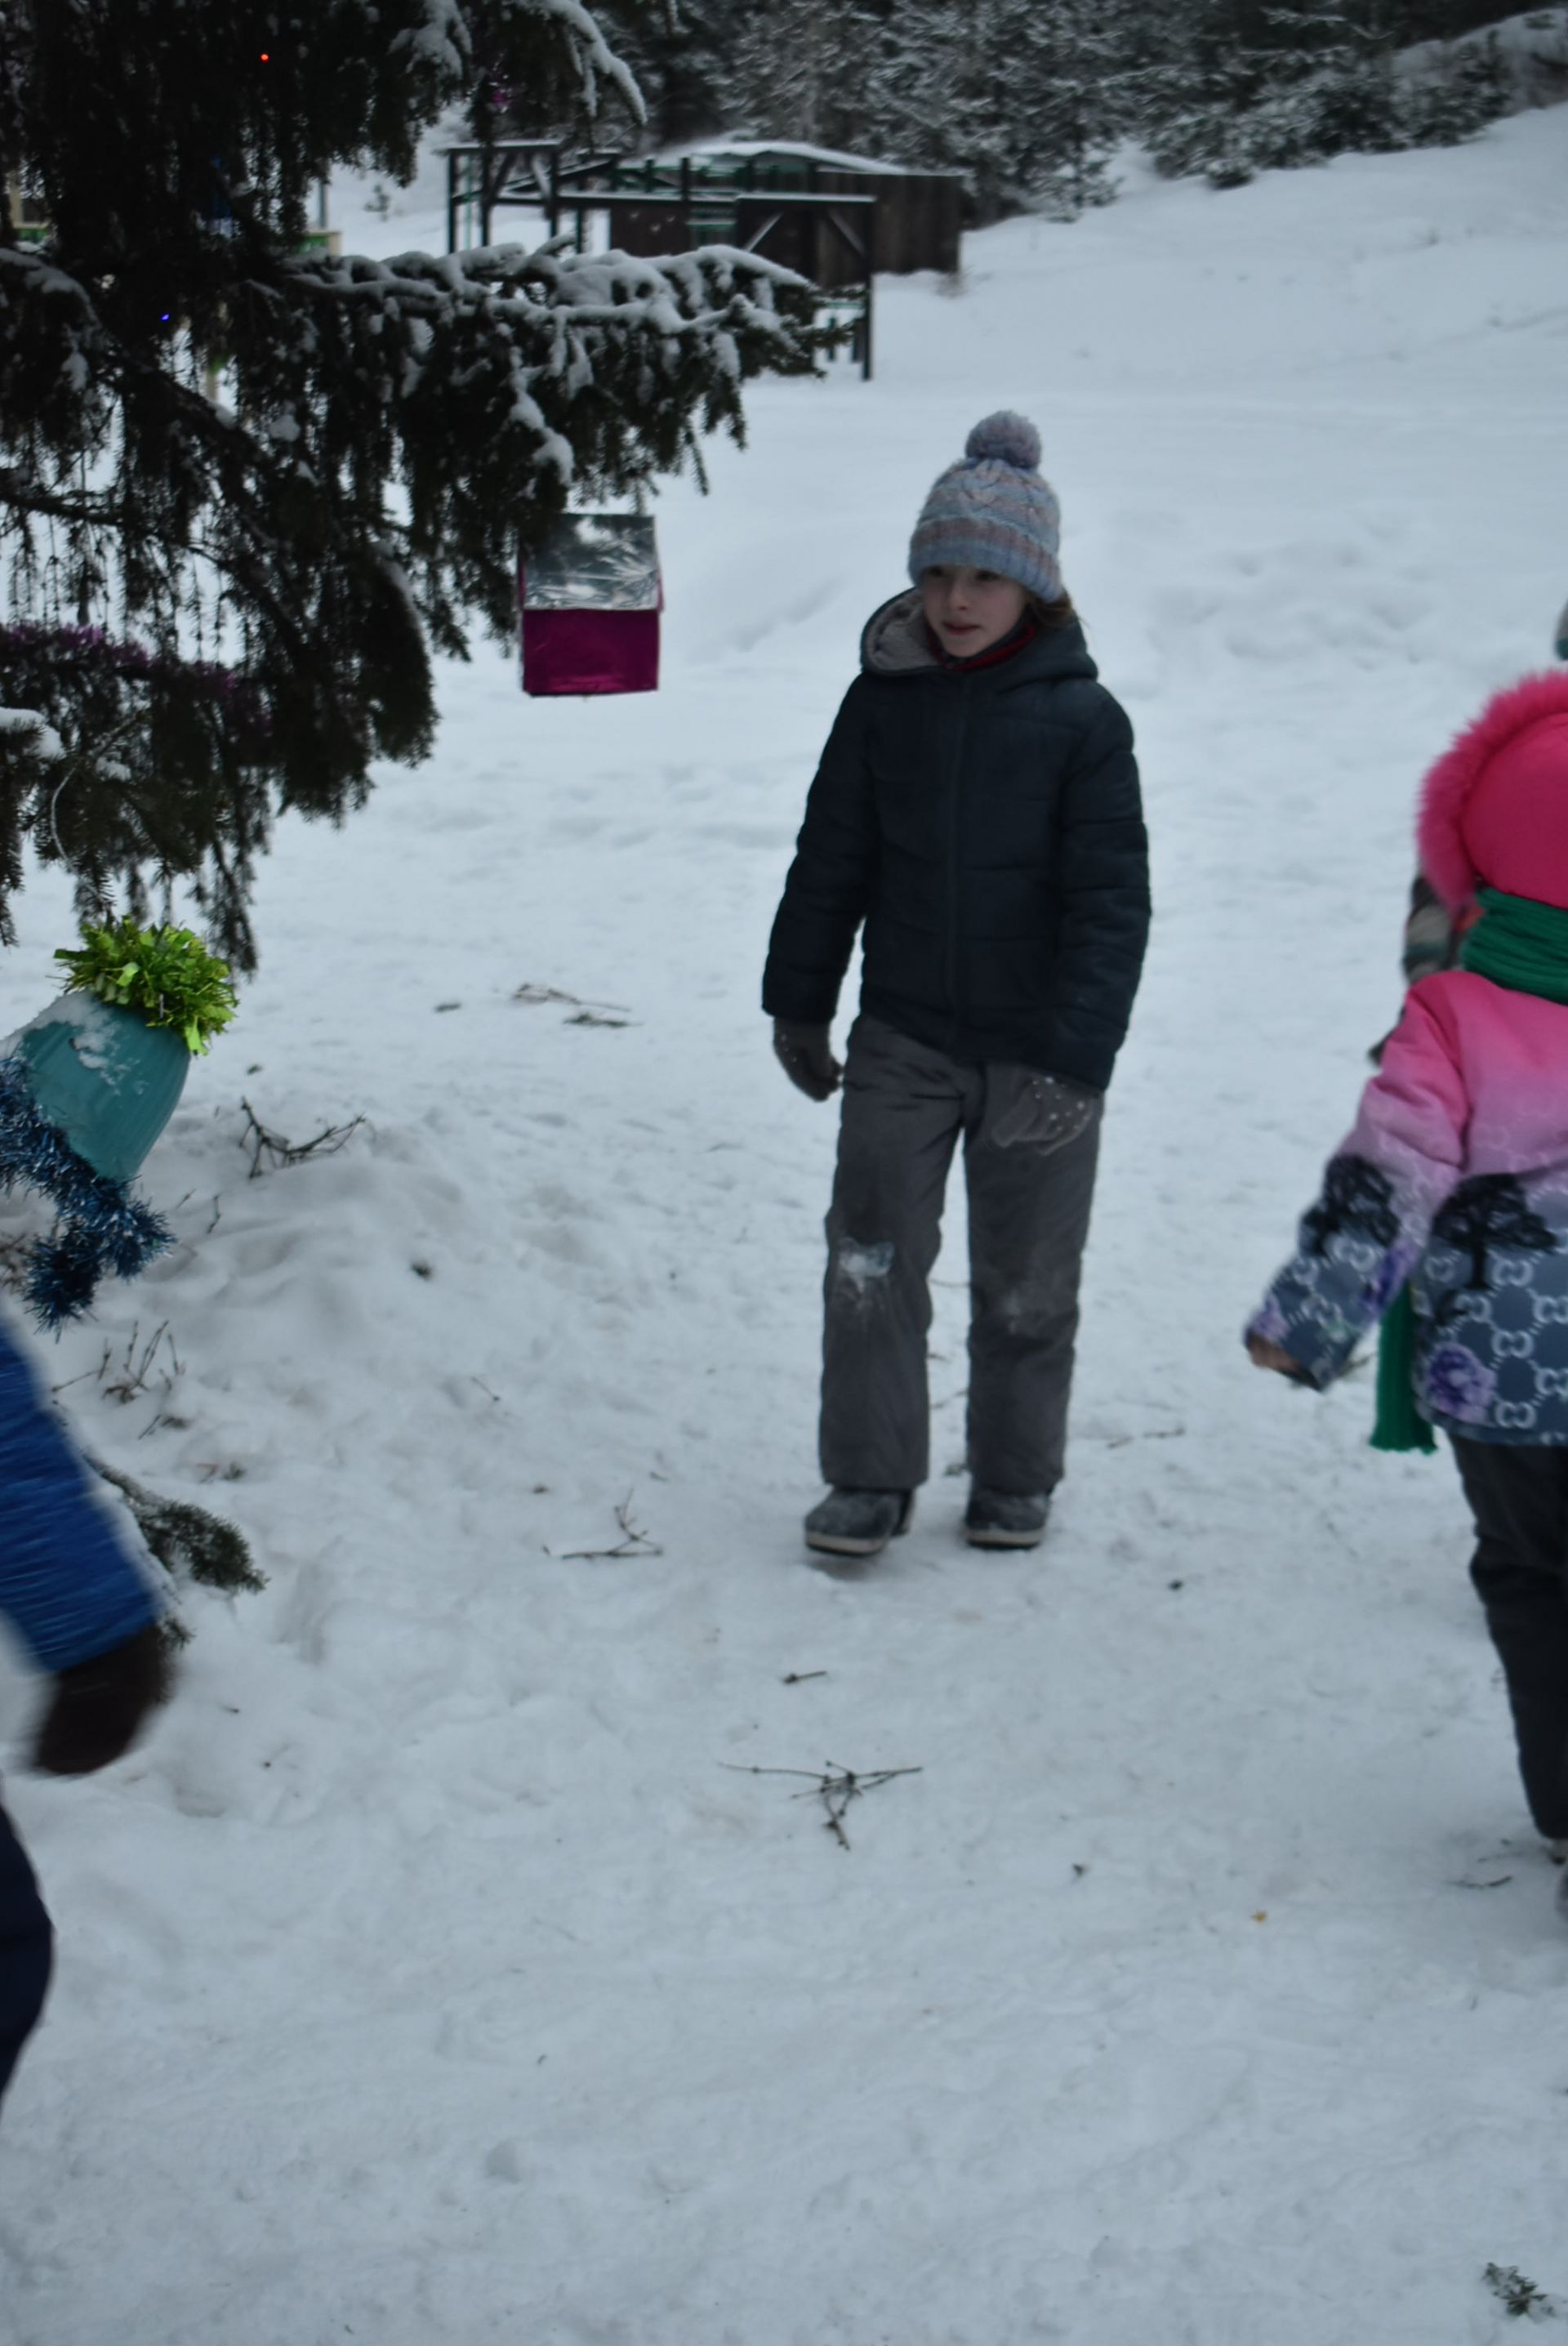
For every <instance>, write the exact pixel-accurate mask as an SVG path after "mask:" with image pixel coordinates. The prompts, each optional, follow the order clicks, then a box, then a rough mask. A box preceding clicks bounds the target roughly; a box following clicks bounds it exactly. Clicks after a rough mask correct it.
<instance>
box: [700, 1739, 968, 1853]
mask: <svg viewBox="0 0 1568 2346" xmlns="http://www.w3.org/2000/svg"><path fill="white" fill-rule="evenodd" d="M718 1764H719V1766H720V1767H721V1768H728V1769H729V1770H730V1771H731V1773H732V1774H735V1775H738V1776H804V1777H805V1778H806V1780H807V1783H808V1787H809V1789H808V1790H806V1791H804V1792H797V1793H796V1794H795V1798H796V1800H809V1799H811V1798H812V1797H815V1798H816V1799H817V1800H820V1801H821V1803H822V1806H823V1807H824V1809H826V1811H827V1812H828V1813H827V1815H826V1817H825V1818H824V1820H823V1823H822V1830H823V1831H824V1832H830V1833H831V1834H832V1836H833V1838H834V1840H835V1841H837V1842H838V1844H839V1847H840V1849H848V1848H849V1846H850V1836H849V1834H848V1833H847V1832H846V1831H844V1816H845V1812H846V1811H847V1810H848V1809H849V1806H850V1801H851V1800H859V1799H860V1795H861V1793H862V1792H874V1791H875V1790H876V1789H877V1787H878V1785H879V1784H891V1782H892V1780H893V1778H894V1777H895V1776H919V1775H921V1773H922V1772H923V1770H921V1769H919V1768H873V1769H871V1770H869V1772H867V1773H866V1774H864V1775H860V1774H858V1773H857V1772H856V1770H854V1769H853V1768H840V1767H839V1766H837V1765H836V1763H835V1762H834V1761H833V1760H827V1761H826V1762H825V1763H824V1765H823V1767H822V1768H821V1769H820V1770H814V1769H810V1768H753V1767H748V1766H747V1765H746V1764H745V1763H744V1762H743V1761H740V1760H720V1761H719V1763H718Z"/></svg>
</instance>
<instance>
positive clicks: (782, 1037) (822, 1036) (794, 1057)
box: [773, 1018, 844, 1100]
mask: <svg viewBox="0 0 1568 2346" xmlns="http://www.w3.org/2000/svg"><path fill="white" fill-rule="evenodd" d="M830 1032H831V1030H830V1028H829V1027H826V1026H801V1025H797V1024H796V1022H795V1021H794V1020H793V1019H792V1018H775V1020H774V1021H773V1048H774V1050H775V1051H776V1052H777V1053H778V1055H779V1066H781V1067H782V1068H783V1070H784V1072H785V1074H786V1075H787V1076H789V1080H790V1082H791V1083H792V1084H795V1085H797V1086H799V1089H800V1090H801V1091H803V1092H804V1093H805V1095H806V1096H807V1098H808V1099H814V1100H825V1099H831V1098H832V1096H833V1094H834V1093H835V1092H836V1091H837V1090H838V1088H839V1086H840V1084H841V1083H842V1082H843V1080H844V1070H843V1069H842V1067H841V1066H840V1065H839V1062H838V1061H837V1059H835V1058H834V1056H833V1050H832V1045H831V1043H830V1040H829V1035H830Z"/></svg>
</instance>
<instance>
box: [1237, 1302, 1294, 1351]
mask: <svg viewBox="0 0 1568 2346" xmlns="http://www.w3.org/2000/svg"><path fill="white" fill-rule="evenodd" d="M1289 1333H1290V1322H1289V1321H1288V1320H1287V1318H1286V1317H1285V1314H1284V1312H1283V1311H1281V1310H1280V1308H1279V1299H1278V1296H1276V1295H1268V1296H1266V1297H1265V1299H1264V1302H1263V1308H1262V1310H1261V1311H1257V1312H1256V1313H1255V1314H1254V1315H1253V1317H1252V1319H1251V1320H1249V1321H1247V1334H1248V1335H1249V1336H1261V1337H1262V1338H1263V1341H1264V1342H1265V1343H1266V1344H1283V1343H1284V1341H1285V1340H1286V1338H1287V1337H1288V1335H1289Z"/></svg>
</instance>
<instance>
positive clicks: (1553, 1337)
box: [1247, 672, 1568, 1915]
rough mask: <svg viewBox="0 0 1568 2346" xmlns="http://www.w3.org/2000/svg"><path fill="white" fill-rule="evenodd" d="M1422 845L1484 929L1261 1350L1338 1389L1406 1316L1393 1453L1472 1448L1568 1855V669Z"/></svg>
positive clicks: (1352, 1156)
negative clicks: (1384, 1331)
mask: <svg viewBox="0 0 1568 2346" xmlns="http://www.w3.org/2000/svg"><path fill="white" fill-rule="evenodd" d="M1418 846H1419V850H1420V867H1421V870H1422V872H1424V873H1425V874H1426V876H1427V878H1428V879H1429V880H1430V881H1431V884H1432V886H1433V887H1434V888H1435V889H1436V890H1437V892H1438V894H1439V895H1440V896H1441V900H1442V902H1443V904H1444V905H1445V907H1446V908H1447V910H1448V911H1449V913H1451V915H1453V916H1455V918H1456V920H1461V921H1462V920H1463V919H1464V918H1466V917H1469V918H1471V919H1473V921H1474V925H1473V926H1472V927H1471V928H1470V930H1469V931H1468V933H1467V934H1466V936H1465V940H1464V943H1463V946H1462V948H1461V956H1460V966H1459V967H1458V968H1456V969H1448V970H1444V971H1441V973H1440V974H1437V975H1435V976H1431V977H1426V978H1423V979H1421V980H1420V983H1419V984H1416V985H1414V986H1412V988H1411V989H1410V994H1409V996H1408V997H1407V1000H1406V1004H1405V1009H1404V1015H1402V1017H1401V1018H1400V1023H1399V1025H1398V1026H1397V1027H1396V1028H1395V1030H1394V1032H1393V1034H1392V1035H1390V1037H1389V1040H1388V1043H1387V1045H1386V1046H1385V1048H1384V1051H1383V1055H1382V1061H1381V1064H1380V1067H1379V1069H1378V1072H1377V1074H1376V1075H1375V1076H1373V1078H1372V1080H1371V1082H1370V1083H1369V1085H1368V1086H1367V1088H1366V1090H1365V1092H1364V1093H1363V1094H1362V1097H1361V1105H1360V1111H1359V1115H1358V1117H1357V1119H1356V1123H1355V1125H1354V1127H1353V1128H1352V1130H1351V1132H1350V1133H1349V1137H1348V1138H1347V1139H1346V1140H1345V1141H1344V1142H1343V1143H1342V1144H1341V1146H1340V1148H1339V1150H1338V1151H1337V1152H1336V1154H1335V1156H1334V1157H1333V1158H1332V1159H1331V1160H1330V1162H1329V1168H1328V1172H1327V1176H1326V1178H1325V1181H1324V1186H1323V1190H1322V1194H1321V1196H1320V1198H1319V1201H1318V1203H1317V1204H1316V1205H1315V1206H1314V1207H1313V1208H1312V1209H1311V1211H1310V1212H1309V1213H1308V1215H1307V1217H1306V1219H1304V1221H1303V1222H1302V1225H1301V1230H1300V1238H1299V1244H1298V1252H1297V1254H1296V1255H1295V1256H1294V1258H1293V1259H1292V1260H1291V1261H1289V1262H1288V1263H1287V1264H1286V1266H1285V1268H1284V1269H1283V1270H1281V1271H1280V1272H1279V1274H1278V1277H1277V1278H1276V1279H1275V1280H1274V1282H1273V1284H1272V1285H1271V1287H1270V1288H1269V1290H1268V1296H1267V1298H1266V1299H1265V1301H1264V1303H1263V1306H1262V1309H1261V1310H1260V1311H1258V1312H1257V1315H1256V1317H1255V1318H1254V1319H1253V1321H1251V1323H1250V1325H1249V1327H1248V1329H1247V1349H1248V1351H1249V1352H1250V1353H1251V1355H1252V1358H1253V1360H1254V1361H1255V1362H1257V1365H1258V1366H1259V1367H1260V1368H1268V1369H1276V1370H1278V1371H1280V1372H1283V1373H1284V1374H1286V1375H1288V1376H1292V1377H1294V1378H1296V1379H1298V1381H1299V1382H1303V1383H1306V1384H1310V1385H1316V1386H1319V1387H1321V1386H1324V1385H1327V1384H1328V1383H1329V1382H1331V1381H1332V1379H1333V1378H1335V1377H1337V1376H1338V1375H1339V1374H1340V1372H1342V1371H1343V1370H1344V1368H1345V1367H1346V1366H1347V1365H1348V1363H1349V1359H1350V1355H1351V1353H1352V1352H1353V1351H1354V1349H1355V1346H1356V1345H1357V1343H1358V1341H1359V1340H1360V1338H1361V1337H1362V1336H1363V1335H1364V1334H1365V1333H1366V1331H1368V1329H1369V1327H1370V1326H1371V1324H1372V1323H1373V1322H1374V1321H1377V1320H1378V1319H1380V1318H1381V1317H1382V1315H1383V1314H1384V1313H1385V1312H1387V1311H1390V1306H1393V1305H1396V1302H1397V1310H1396V1311H1395V1313H1394V1315H1393V1319H1392V1321H1391V1323H1390V1331H1389V1332H1390V1333H1394V1332H1398V1333H1400V1334H1402V1335H1403V1336H1404V1337H1405V1338H1407V1340H1408V1342H1407V1351H1408V1356H1409V1357H1408V1363H1407V1364H1406V1365H1405V1366H1404V1367H1403V1368H1402V1369H1401V1370H1400V1372H1399V1373H1398V1374H1397V1376H1396V1378H1395V1381H1394V1387H1393V1389H1392V1390H1390V1388H1389V1384H1388V1372H1389V1369H1390V1360H1389V1358H1388V1357H1387V1353H1386V1356H1385V1361H1384V1372H1385V1375H1384V1378H1383V1380H1382V1381H1381V1382H1380V1431H1379V1433H1378V1435H1376V1436H1375V1437H1374V1439H1375V1440H1377V1441H1378V1442H1379V1443H1380V1446H1382V1447H1389V1448H1393V1447H1409V1446H1417V1445H1418V1444H1419V1446H1423V1447H1424V1446H1430V1443H1431V1434H1430V1433H1429V1432H1428V1431H1427V1428H1428V1427H1432V1426H1435V1427H1436V1428H1437V1429H1438V1430H1439V1431H1441V1432H1442V1433H1446V1434H1447V1436H1448V1437H1449V1440H1450V1441H1451V1443H1452V1446H1453V1451H1454V1455H1455V1457H1456V1459H1457V1460H1458V1463H1459V1471H1460V1474H1461V1478H1462V1480H1463V1483H1464V1487H1465V1492H1466V1495H1467V1496H1468V1498H1469V1500H1470V1504H1471V1509H1472V1511H1473V1513H1474V1515H1475V1523H1476V1533H1477V1546H1476V1551H1475V1557H1474V1562H1473V1564H1472V1566H1471V1573H1472V1576H1473V1578H1474V1581H1475V1586H1476V1590H1477V1593H1478V1594H1479V1596H1480V1597H1481V1602H1482V1604H1483V1606H1484V1607H1485V1608H1486V1617H1487V1623H1488V1627H1490V1629H1491V1631H1492V1639H1493V1642H1494V1643H1495V1645H1496V1647H1497V1652H1498V1656H1499V1658H1500V1659H1501V1661H1502V1668H1503V1674H1504V1677H1505V1678H1506V1680H1507V1685H1508V1693H1509V1700H1510V1703H1511V1706H1512V1713H1513V1724H1514V1729H1515V1733H1516V1736H1517V1739H1518V1744H1519V1760H1520V1768H1521V1772H1522V1777H1523V1781H1524V1791H1525V1797H1526V1799H1527V1800H1528V1801H1529V1804H1530V1811H1531V1814H1532V1817H1533V1818H1534V1821H1535V1823H1536V1825H1537V1827H1538V1828H1539V1830H1540V1831H1541V1832H1542V1833H1543V1835H1544V1836H1545V1837H1546V1839H1547V1840H1548V1841H1552V1842H1553V1843H1559V1844H1563V1849H1562V1851H1558V1850H1554V1851H1553V1854H1554V1855H1558V1854H1568V676H1565V675H1563V673H1561V672H1558V673H1556V674H1546V675H1543V676H1538V677H1532V678H1526V679H1525V680H1524V682H1522V684H1518V685H1515V686H1513V687H1512V688H1511V689H1510V690H1508V691H1506V692H1502V693H1500V694H1499V695H1498V696H1497V697H1496V699H1493V700H1492V702H1491V703H1490V704H1489V705H1488V706H1487V708H1486V709H1483V710H1482V711H1481V715H1480V717H1478V718H1477V719H1476V720H1475V721H1474V723H1473V724H1471V726H1469V727H1468V728H1467V729H1466V730H1465V731H1464V732H1463V733H1461V736H1460V737H1459V739H1458V740H1457V741H1456V742H1455V743H1454V745H1453V747H1452V748H1451V750H1449V751H1448V752H1447V753H1446V755H1445V756H1443V757H1441V758H1440V759H1439V760H1438V762H1437V764H1436V765H1435V766H1434V767H1433V768H1432V770H1431V773H1430V774H1429V775H1428V777H1427V779H1426V782H1425V785H1424V787H1423V789H1422V792H1421V801H1420V820H1419V824H1418ZM1478 907H1479V917H1478V918H1477V917H1475V915H1476V912H1477V908H1478ZM1407 1290H1408V1293H1407ZM1412 1402H1413V1404H1414V1408H1413V1413H1412V1415H1411V1423H1410V1427H1409V1429H1408V1432H1407V1433H1405V1434H1403V1435H1401V1433H1400V1431H1399V1430H1398V1429H1397V1427H1395V1428H1390V1426H1389V1424H1388V1423H1387V1420H1388V1415H1389V1408H1390V1405H1391V1406H1392V1407H1393V1408H1394V1410H1395V1413H1396V1414H1397V1409H1398V1405H1399V1404H1400V1403H1403V1404H1405V1405H1406V1407H1407V1409H1408V1406H1409V1404H1410V1403H1412ZM1563 1893H1568V1877H1565V1880H1564V1882H1563ZM1563 1893H1560V1894H1563ZM1564 1913H1565V1915H1568V1896H1564Z"/></svg>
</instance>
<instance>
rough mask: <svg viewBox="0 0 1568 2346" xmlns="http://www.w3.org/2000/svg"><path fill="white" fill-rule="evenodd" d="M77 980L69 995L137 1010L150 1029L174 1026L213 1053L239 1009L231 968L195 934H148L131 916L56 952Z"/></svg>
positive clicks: (195, 1048) (165, 930) (192, 1047)
mask: <svg viewBox="0 0 1568 2346" xmlns="http://www.w3.org/2000/svg"><path fill="white" fill-rule="evenodd" d="M55 959H56V961H63V962H64V963H65V964H66V968H67V969H68V970H69V972H70V975H69V976H68V977H67V978H66V993H67V994H97V997H98V999H99V1001H100V1002H113V1003H117V1004H118V1005H120V1006H121V1007H122V1008H123V1009H127V1010H134V1011H135V1012H136V1014H137V1017H138V1018H140V1019H142V1020H144V1021H145V1022H146V1024H147V1025H148V1026H172V1027H173V1028H174V1029H175V1031H176V1032H177V1033H178V1035H181V1036H182V1037H183V1038H184V1041H185V1045H186V1048H187V1049H188V1050H189V1051H192V1052H205V1050H206V1049H207V1046H208V1045H209V1042H210V1041H211V1039H212V1037H213V1035H220V1034H221V1033H222V1031H223V1029H224V1027H225V1026H227V1025H228V1024H229V1020H230V1019H231V1018H232V1017H233V1015H234V1013H235V1010H236V1009H237V1007H238V1004H237V1002H236V999H235V994H234V988H233V986H232V985H231V984H230V983H229V964H228V963H227V962H226V961H219V958H218V956H217V954H212V953H209V951H208V950H207V947H206V946H205V945H204V944H203V943H202V942H201V939H200V938H199V936H196V935H195V934H194V933H192V932H191V931H190V930H189V929H175V928H170V927H168V925H167V924H166V925H165V926H164V927H162V928H158V929H144V928H141V927H139V926H138V924H137V923H136V922H135V921H133V920H132V919H131V917H130V915H129V914H128V913H127V914H126V916H125V917H124V919H122V920H118V921H116V922H115V923H114V924H113V926H112V927H109V928H84V929H83V931H82V943H81V944H80V945H76V946H69V945H62V946H61V947H60V948H59V950H58V951H57V952H56V955H55Z"/></svg>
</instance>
